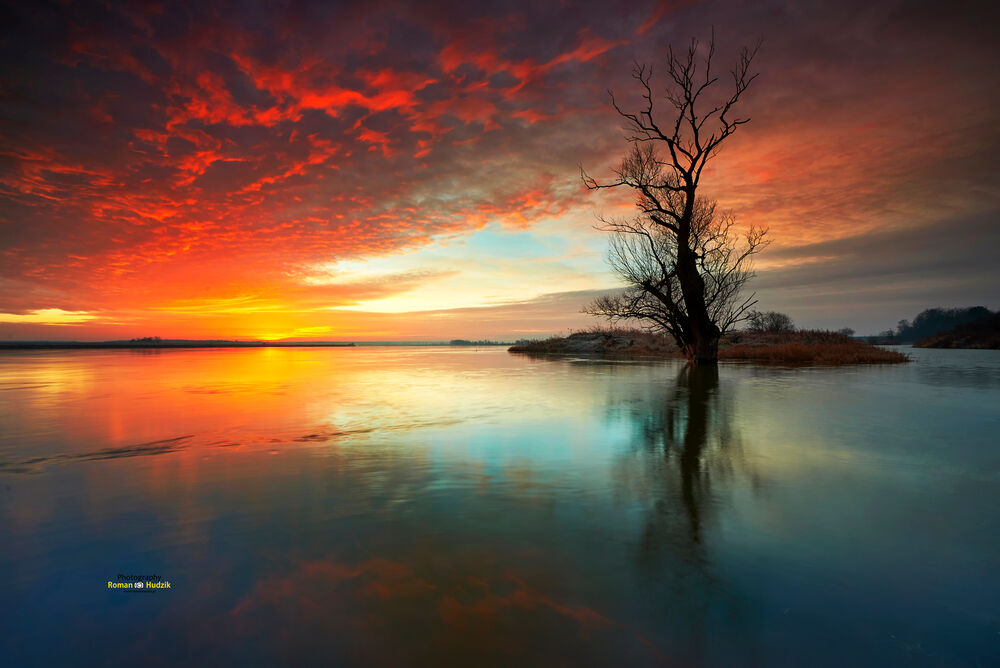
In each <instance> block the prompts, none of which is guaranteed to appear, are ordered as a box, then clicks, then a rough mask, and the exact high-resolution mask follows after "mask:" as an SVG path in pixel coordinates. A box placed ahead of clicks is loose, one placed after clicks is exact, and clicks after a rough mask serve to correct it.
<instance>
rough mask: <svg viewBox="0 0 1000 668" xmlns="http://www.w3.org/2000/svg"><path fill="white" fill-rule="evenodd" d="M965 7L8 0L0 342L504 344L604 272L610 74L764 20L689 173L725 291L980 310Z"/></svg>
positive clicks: (983, 259) (779, 298)
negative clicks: (714, 211) (707, 157)
mask: <svg viewBox="0 0 1000 668" xmlns="http://www.w3.org/2000/svg"><path fill="white" fill-rule="evenodd" d="M998 18H1000V16H998V15H997V11H996V10H995V9H992V8H991V7H989V6H988V3H961V2H959V3H942V2H905V3H904V2H871V1H865V2H857V3H855V2H826V3H809V2H787V1H786V2H779V1H776V0H765V1H762V2H682V1H679V2H667V3H660V2H644V1H636V2H631V3H611V2H603V3H583V2H568V1H566V2H540V1H534V2H469V1H465V2H438V1H429V2H413V3H401V2H397V3H380V2H373V1H366V2H357V3H333V2H316V3H305V2H301V3H300V2H250V3H221V2H216V1H215V0H201V1H199V2H186V3H176V4H175V3H167V2H149V3H140V2H135V3H111V2H108V3H76V2H69V1H67V2H53V3H46V2H41V1H34V2H21V3H13V4H11V3H8V4H5V5H4V6H3V10H2V13H0V25H2V26H3V27H2V28H0V31H2V41H0V49H2V54H3V55H2V77H0V339H78V340H92V339H115V338H131V337H136V336H161V337H164V338H241V339H251V338H253V339H256V338H264V339H280V338H296V339H340V340H357V341H361V340H435V339H450V338H458V337H463V338H483V337H489V338H521V337H537V336H541V335H544V334H549V333H560V332H565V331H567V330H569V329H572V328H576V327H582V326H587V325H589V324H592V320H591V319H590V317H589V316H585V315H582V314H580V313H579V311H580V308H581V307H582V306H583V304H585V303H586V302H587V301H589V300H590V299H592V298H593V297H594V296H595V295H597V294H600V293H601V292H602V291H604V290H608V289H611V288H614V287H615V285H616V279H615V277H614V276H613V275H612V274H611V273H610V272H609V271H608V269H607V267H606V264H605V260H604V255H605V250H606V247H607V239H606V238H605V237H604V235H603V234H602V233H600V232H598V231H596V230H594V229H593V226H594V224H595V222H596V216H597V215H598V214H599V213H602V212H603V213H612V214H613V213H617V212H626V211H627V210H628V207H629V205H630V200H629V197H628V195H627V194H626V193H617V194H616V193H603V192H602V193H599V194H595V193H590V192H587V191H586V189H585V188H584V187H583V186H582V184H581V182H580V176H579V168H578V166H577V165H578V164H582V165H583V166H584V167H586V168H587V170H588V171H589V172H591V173H593V174H595V175H597V176H603V175H606V174H607V173H608V168H609V167H610V166H612V165H613V164H614V163H615V161H616V160H617V159H618V158H619V157H620V155H621V154H622V152H623V150H624V148H625V143H624V140H623V131H622V129H621V124H620V122H619V121H620V119H619V118H618V117H617V116H616V115H615V114H614V112H613V111H612V110H611V108H610V106H609V104H608V96H607V89H609V88H612V89H614V90H615V91H616V95H617V96H618V97H619V99H621V100H622V101H623V103H624V104H625V105H626V106H634V105H635V104H636V100H637V98H638V93H637V91H636V89H635V87H634V86H633V85H632V83H633V82H632V81H631V78H630V70H631V64H632V62H633V61H639V62H648V63H651V64H653V66H654V70H658V71H661V72H662V69H663V68H662V61H663V56H664V53H665V50H666V46H667V44H669V43H674V44H680V45H685V44H686V43H687V41H688V40H689V39H690V38H691V37H700V38H702V39H705V38H707V37H708V36H709V34H710V31H711V29H712V26H714V28H715V34H716V40H717V43H718V53H717V61H716V63H717V65H718V67H719V69H720V70H725V69H728V67H729V66H730V65H731V63H732V61H733V58H734V55H735V53H736V52H737V50H738V48H739V47H740V46H741V45H743V44H746V43H751V42H753V41H755V40H756V39H757V38H758V37H760V38H763V47H762V49H761V52H760V55H759V59H758V69H759V71H760V72H761V75H760V77H759V78H758V79H757V80H756V81H755V82H754V85H753V87H752V88H751V89H750V91H749V92H748V94H747V95H746V97H745V100H744V105H743V112H744V113H745V114H746V115H748V116H750V117H751V118H752V119H753V120H752V121H751V122H750V123H749V124H748V125H746V126H742V127H741V128H740V130H739V131H738V132H737V133H736V134H735V135H734V136H733V137H732V138H730V139H729V140H728V141H727V143H726V144H725V145H724V148H723V151H722V153H721V154H720V155H719V156H718V157H717V158H716V159H715V161H714V163H712V167H711V169H710V170H709V171H708V172H707V174H706V176H705V178H704V179H703V183H702V187H703V189H704V194H705V195H708V196H712V197H714V198H717V199H718V200H719V203H720V205H721V206H722V207H723V208H726V209H732V210H733V211H734V212H735V214H736V216H737V219H738V221H739V222H740V224H741V225H750V224H757V225H765V226H767V227H769V228H770V236H771V238H772V240H773V243H772V245H771V246H770V247H769V248H768V249H767V251H766V252H765V253H763V254H762V255H761V256H760V259H759V261H758V263H757V266H758V269H759V275H758V278H757V279H756V280H755V282H754V284H753V287H754V289H756V291H757V293H758V296H759V298H760V306H761V307H762V308H764V309H776V310H781V311H785V312H787V313H788V314H790V315H791V316H792V317H793V318H794V319H795V321H796V322H797V323H798V324H799V325H801V326H806V327H830V328H840V327H844V326H850V327H853V328H855V329H856V330H858V331H859V333H873V332H875V331H878V330H882V329H886V328H888V327H890V326H893V325H894V324H895V323H896V321H897V320H899V319H900V318H904V317H912V316H913V315H914V314H915V313H917V312H918V311H920V310H922V309H924V308H927V307H932V306H969V305H980V304H981V305H985V306H988V307H990V308H993V309H996V308H998V307H1000V268H998V266H1000V262H998V257H1000V252H998V250H997V249H998V248H1000V218H998V213H1000V169H998V164H1000V161H998V158H997V156H998V155H1000V128H998V122H997V119H998V118H1000V108H998V107H1000V105H998V101H1000V86H998V75H997V72H998V70H1000V48H998V40H997V39H996V37H995V34H994V32H995V30H996V26H997V20H998Z"/></svg>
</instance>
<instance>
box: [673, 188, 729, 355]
mask: <svg viewBox="0 0 1000 668" xmlns="http://www.w3.org/2000/svg"><path fill="white" fill-rule="evenodd" d="M691 199H692V200H693V195H692V196H691ZM688 221H690V216H689V217H688ZM690 229H691V228H690V222H687V224H686V225H685V224H684V222H683V221H682V222H681V234H678V235H677V237H678V238H677V241H678V244H677V280H678V281H679V282H680V284H681V292H682V293H683V296H684V306H685V309H686V310H687V316H688V322H689V324H690V330H691V340H690V341H688V359H690V360H691V362H693V363H694V364H715V363H717V362H718V361H719V334H720V333H719V327H718V325H716V324H715V323H714V322H713V321H712V317H711V316H710V315H709V314H708V307H707V306H706V305H705V280H704V279H703V278H702V277H701V273H699V271H698V257H697V255H696V254H695V252H694V251H693V250H691V248H690V246H689V243H690V232H689V230H690Z"/></svg>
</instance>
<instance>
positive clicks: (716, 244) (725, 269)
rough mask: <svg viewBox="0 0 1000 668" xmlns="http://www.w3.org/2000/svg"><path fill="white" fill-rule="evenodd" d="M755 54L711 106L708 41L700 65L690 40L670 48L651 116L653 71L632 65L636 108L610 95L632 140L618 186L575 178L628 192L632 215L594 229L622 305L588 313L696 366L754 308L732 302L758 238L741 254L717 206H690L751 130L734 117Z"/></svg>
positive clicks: (614, 302) (753, 234) (616, 301)
mask: <svg viewBox="0 0 1000 668" xmlns="http://www.w3.org/2000/svg"><path fill="white" fill-rule="evenodd" d="M758 46H759V44H758V45H755V46H754V47H744V48H743V49H742V50H741V52H740V56H739V59H738V62H737V64H736V66H735V67H734V69H733V70H732V71H731V72H730V74H731V75H732V83H733V88H732V92H731V93H730V94H728V95H724V96H722V97H716V98H715V99H714V102H713V101H710V100H712V96H713V94H714V88H713V87H714V85H715V84H716V83H717V82H718V81H719V77H718V76H716V75H715V74H713V72H712V58H713V57H714V55H715V38H714V35H713V37H712V39H711V41H710V42H709V44H708V45H707V53H706V55H705V56H704V57H703V58H701V57H699V55H698V52H699V43H698V41H697V40H692V41H691V43H690V45H689V47H688V49H687V51H686V53H675V52H674V50H673V48H672V47H671V48H670V49H669V51H668V56H667V75H668V77H667V78H668V81H667V84H668V85H667V87H666V90H665V92H664V96H663V97H664V98H665V100H666V103H667V104H666V105H665V108H666V111H661V110H660V109H659V107H656V104H657V103H658V97H657V96H655V95H654V93H653V86H652V80H653V71H652V68H651V67H649V66H647V65H640V64H638V63H637V64H636V65H635V68H634V69H633V72H632V77H633V78H634V79H635V80H636V81H637V82H638V84H639V86H640V91H641V92H642V98H643V100H645V104H644V105H643V107H642V108H641V109H640V110H639V111H637V112H634V113H632V112H628V111H625V110H624V109H623V108H622V107H621V106H620V105H619V104H618V101H617V100H616V98H615V96H614V93H613V92H611V91H609V94H610V96H611V104H612V106H613V107H614V109H615V111H617V112H618V114H619V115H620V116H622V117H623V118H624V119H625V120H626V121H627V124H626V129H627V130H628V131H629V133H630V134H629V135H627V136H626V139H627V141H628V142H629V143H630V148H629V150H628V152H627V153H626V155H625V157H624V158H623V159H622V162H621V163H620V165H619V166H618V167H617V168H616V169H615V170H614V173H615V176H616V177H617V178H616V180H614V181H612V182H607V183H601V182H598V181H597V180H596V179H594V178H593V177H591V176H589V175H588V174H587V173H586V172H585V171H583V170H582V168H581V173H582V178H583V181H584V184H585V185H586V186H587V188H589V189H598V188H620V187H626V188H630V189H632V190H634V191H635V193H636V206H637V207H638V209H639V214H638V215H637V216H636V217H635V218H633V219H630V220H602V223H603V224H602V226H601V228H602V229H605V230H607V231H609V232H611V233H612V241H611V244H612V249H611V263H612V267H613V269H615V271H616V272H617V273H618V274H619V276H621V277H622V278H623V279H624V280H625V282H626V285H627V286H628V287H627V288H626V293H625V296H624V297H621V298H608V299H605V300H599V301H598V302H595V303H594V304H592V305H591V307H590V308H589V312H591V313H596V314H600V315H604V316H607V317H610V318H612V319H617V318H638V319H642V320H647V321H649V322H651V323H653V325H654V326H659V327H662V328H663V329H665V330H666V331H667V332H669V333H670V334H671V335H672V336H673V337H674V339H675V340H676V341H677V344H678V346H679V347H680V348H681V350H683V351H684V352H685V354H686V355H687V356H688V358H689V359H690V360H692V361H694V362H703V363H706V362H707V363H715V362H716V361H717V360H718V347H719V338H720V336H721V335H722V334H723V332H724V331H725V330H726V329H727V328H728V327H730V326H732V325H733V324H734V322H736V321H739V319H740V318H741V316H742V314H743V313H744V312H745V311H746V310H747V309H748V308H749V307H750V306H751V305H752V304H753V299H752V298H750V299H748V300H746V301H742V302H741V301H739V295H740V292H741V290H742V288H743V285H744V284H745V283H746V281H747V280H748V279H749V277H750V276H751V275H752V274H751V273H750V267H749V260H750V258H751V256H753V255H754V254H756V253H757V252H759V251H760V250H762V249H763V247H764V245H765V243H764V235H765V230H762V229H756V228H752V229H751V230H750V231H749V232H748V233H747V235H746V237H745V244H744V245H743V246H742V247H740V246H739V243H738V237H737V236H736V235H735V234H734V233H733V219H732V216H731V215H719V216H717V215H716V208H715V203H714V202H711V201H706V200H704V199H702V198H700V197H699V196H698V185H699V183H700V180H701V176H702V172H703V170H704V168H705V165H706V164H707V162H708V161H709V159H710V158H712V157H713V156H714V155H716V154H717V152H718V151H719V148H720V146H721V144H722V142H723V141H725V140H726V138H727V137H729V136H730V135H732V134H733V133H734V132H735V131H736V129H737V128H738V127H739V126H740V125H743V124H745V123H747V122H749V120H750V119H749V118H738V117H735V116H734V114H735V107H736V106H737V103H738V102H739V100H740V97H741V96H742V95H743V93H744V92H745V91H746V90H747V88H748V87H749V86H750V84H751V83H752V82H753V80H754V79H756V78H757V73H755V72H753V71H752V70H751V65H752V63H753V59H754V56H755V55H756V53H757V49H758ZM701 67H704V72H703V73H702V72H700V71H699V70H700V69H701ZM654 107H655V108H654ZM706 109H707V110H706Z"/></svg>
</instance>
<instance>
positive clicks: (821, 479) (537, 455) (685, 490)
mask: <svg viewBox="0 0 1000 668" xmlns="http://www.w3.org/2000/svg"><path fill="white" fill-rule="evenodd" d="M913 352H914V355H915V357H916V358H917V361H916V362H915V363H914V364H910V365H904V366H896V367H872V368H844V369H800V370H781V369H773V368H761V367H753V366H723V367H722V368H721V369H720V370H719V372H718V374H717V375H713V374H711V373H704V372H699V373H690V372H687V371H685V370H684V369H683V368H682V367H681V366H680V365H679V363H676V362H666V363H648V364H647V363H620V364H596V363H591V362H588V361H585V360H581V361H578V362H573V361H568V360H533V359H528V358H525V357H520V356H513V355H509V354H507V353H506V352H505V351H503V350H485V351H475V350H467V349H455V350H452V349H419V348H414V349H409V348H402V349H401V348H393V349H378V348H361V349H257V350H218V351H210V350H201V351H163V352H161V353H158V354H152V355H148V354H147V355H136V354H129V353H126V352H118V351H115V352H103V351H87V352H73V353H62V352H31V353H11V354H5V355H3V356H2V357H0V423H2V425H3V430H2V433H0V533H2V535H3V536H5V537H6V539H7V540H6V541H5V543H6V545H5V547H4V549H3V550H0V596H2V598H3V600H4V601H5V605H4V606H3V608H2V612H0V622H2V625H3V628H4V630H5V631H4V633H3V636H2V637H3V640H2V641H0V650H2V652H3V654H5V655H7V656H9V657H13V659H14V665H18V664H20V663H31V662H41V663H50V662H56V663H64V662H66V661H68V660H70V659H71V658H72V659H73V660H81V659H83V660H85V661H89V662H97V663H101V662H109V663H112V664H115V663H122V662H125V663H129V662H134V661H135V660H136V659H137V657H139V656H141V655H142V654H143V653H145V652H153V653H156V654H157V655H159V656H162V657H164V659H165V660H166V661H167V662H168V663H181V662H185V661H188V660H191V659H192V658H196V659H197V660H198V661H199V662H204V661H209V660H215V661H224V662H234V661H239V662H243V663H263V664H271V663H275V662H291V663H307V664H308V663H316V664H323V665H326V664H328V663H330V662H331V661H333V662H351V663H367V662H372V661H376V662H381V663H410V662H415V661H418V662H428V663H429V662H435V663H440V662H471V661H477V662H480V663H481V662H482V655H483V653H484V652H486V653H487V654H488V656H489V657H491V658H492V659H493V660H495V661H496V662H497V663H504V662H509V661H512V660H518V659H524V658H529V659H530V660H531V662H532V663H539V662H570V663H580V662H583V663H609V662H612V661H617V662H624V663H658V662H663V661H667V662H669V661H671V660H676V661H681V662H693V663H698V664H701V663H710V664H716V665H727V664H731V663H733V662H738V663H755V662H756V663H764V664H768V665H770V664H774V663H779V664H781V663H787V664H802V663H807V662H811V663H819V664H821V665H837V664H843V663H844V662H851V661H852V660H853V659H857V658H858V657H863V658H864V660H865V662H871V663H876V664H877V663H886V662H900V661H909V662H913V663H917V664H934V665H937V664H940V663H941V662H958V663H963V664H966V663H973V664H974V663H975V662H976V661H979V662H980V663H995V662H997V661H998V660H1000V603H998V601H1000V582H998V576H997V575H996V573H997V572H1000V539H998V536H1000V512H998V510H997V503H996V500H997V493H996V489H997V483H998V482H1000V480H998V478H1000V450H998V449H997V441H996V436H995V435H996V434H997V433H1000V414H998V413H1000V412H998V410H997V407H998V406H1000V390H998V387H1000V383H998V382H997V378H998V377H1000V355H997V354H996V353H991V352H976V351H913ZM970 379H972V380H970ZM149 572H155V573H158V574H160V575H162V576H164V577H165V578H167V579H169V580H171V581H172V582H173V583H174V589H172V590H171V591H169V592H167V591H163V592H152V593H148V594H135V593H133V594H129V593H126V592H109V591H107V590H106V589H104V588H103V587H104V586H105V585H106V581H107V580H108V579H109V578H113V577H114V576H115V575H116V574H118V573H149ZM57 631H58V633H59V634H60V638H61V639H62V640H61V642H60V643H52V642H48V639H49V638H51V637H52V635H53V634H54V633H56V632H57Z"/></svg>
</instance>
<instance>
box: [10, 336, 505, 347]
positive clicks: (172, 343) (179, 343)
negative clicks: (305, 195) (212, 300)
mask: <svg viewBox="0 0 1000 668" xmlns="http://www.w3.org/2000/svg"><path fill="white" fill-rule="evenodd" d="M510 345H513V344H512V342H510V341H506V342H502V341H466V340H464V339H455V340H452V341H450V342H449V341H361V342H346V343H342V342H339V341H215V340H204V341H199V340H190V341H189V340H181V339H178V340H169V339H167V340H161V341H0V350H130V349H131V350H162V349H175V348H176V349H183V348H363V347H376V346H397V347H412V346H434V347H437V348H449V347H454V348H463V347H464V348H486V347H506V346H510Z"/></svg>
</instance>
